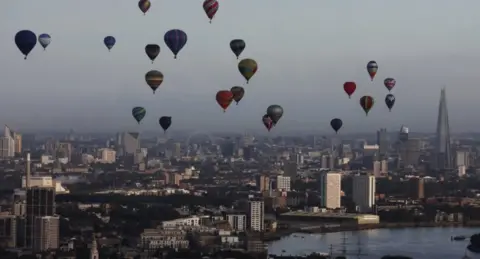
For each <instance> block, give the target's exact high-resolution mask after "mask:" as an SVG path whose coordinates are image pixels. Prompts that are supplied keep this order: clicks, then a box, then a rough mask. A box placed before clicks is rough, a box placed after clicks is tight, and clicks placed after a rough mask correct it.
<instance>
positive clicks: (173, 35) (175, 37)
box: [163, 29, 187, 58]
mask: <svg viewBox="0 0 480 259" xmlns="http://www.w3.org/2000/svg"><path fill="white" fill-rule="evenodd" d="M163 39H164V41H165V44H166V45H167V47H168V48H169V49H170V50H171V51H172V53H173V55H174V58H177V55H178V53H179V52H180V50H182V49H183V47H184V46H185V45H186V44H187V34H186V33H185V32H184V31H182V30H178V29H174V30H170V31H167V33H165V36H164V37H163Z"/></svg>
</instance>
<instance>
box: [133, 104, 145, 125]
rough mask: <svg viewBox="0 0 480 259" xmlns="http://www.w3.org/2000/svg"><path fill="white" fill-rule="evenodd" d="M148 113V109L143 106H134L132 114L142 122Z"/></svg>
mask: <svg viewBox="0 0 480 259" xmlns="http://www.w3.org/2000/svg"><path fill="white" fill-rule="evenodd" d="M146 114H147V111H146V110H145V108H143V107H134V108H133V109H132V116H133V118H135V120H136V121H137V122H138V124H140V122H141V121H142V119H143V118H145V115H146Z"/></svg>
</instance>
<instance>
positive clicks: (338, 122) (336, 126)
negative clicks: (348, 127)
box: [330, 118, 343, 133]
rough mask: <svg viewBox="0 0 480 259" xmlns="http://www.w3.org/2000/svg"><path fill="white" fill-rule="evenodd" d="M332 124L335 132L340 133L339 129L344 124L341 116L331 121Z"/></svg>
mask: <svg viewBox="0 0 480 259" xmlns="http://www.w3.org/2000/svg"><path fill="white" fill-rule="evenodd" d="M330 126H332V129H333V130H334V131H335V133H338V131H339V130H340V129H341V128H342V126H343V121H342V120H341V119H339V118H335V119H332V120H331V121H330Z"/></svg>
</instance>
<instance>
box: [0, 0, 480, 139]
mask: <svg viewBox="0 0 480 259" xmlns="http://www.w3.org/2000/svg"><path fill="white" fill-rule="evenodd" d="M151 2H152V7H151V9H150V11H149V12H148V13H147V15H146V16H143V15H142V13H141V12H140V10H139V9H138V6H137V1H136V0H101V1H94V0H83V1H64V0H42V1H38V0H37V1H36V0H15V1H0V33H1V35H2V38H1V39H0V52H1V55H0V78H1V87H2V92H1V94H0V111H1V112H0V124H1V123H6V124H9V125H10V126H11V127H12V128H13V129H17V130H20V131H22V130H28V129H31V128H36V129H50V128H52V129H68V128H74V129H76V130H78V131H82V130H95V129H98V130H145V129H153V128H154V127H158V126H157V125H158V117H159V116H163V115H171V116H173V125H172V128H171V129H172V130H175V129H188V128H195V129H198V130H210V129H212V130H213V129H218V130H229V129H234V130H240V131H242V130H248V131H260V130H262V131H263V130H264V128H263V125H262V123H261V117H262V115H263V114H264V113H265V110H266V108H267V107H268V106H269V105H270V104H279V105H281V106H283V108H284V110H285V113H284V117H283V118H282V119H281V121H280V122H279V124H278V126H277V127H276V128H275V129H274V131H276V132H284V131H290V130H295V129H297V128H298V129H300V130H317V131H326V130H329V131H330V126H329V123H330V120H331V119H332V118H334V117H339V118H341V119H343V121H344V128H343V129H342V131H345V132H354V131H357V130H360V131H373V130H376V129H378V128H379V127H386V128H388V129H393V128H395V129H397V128H399V127H400V125H401V124H405V125H408V126H410V129H411V130H412V131H433V130H434V129H435V124H436V114H437V111H438V101H439V97H440V88H441V87H442V86H444V85H445V86H447V103H448V109H449V117H450V125H451V128H452V129H451V130H452V131H453V132H459V131H468V130H476V129H478V128H479V126H480V122H479V120H478V119H477V118H478V111H477V110H478V108H480V103H479V102H478V96H480V88H479V87H478V85H477V83H478V81H479V76H480V73H479V71H480V70H479V68H480V37H479V35H480V34H479V29H478V28H480V17H479V16H478V10H480V1H478V0H462V1H460V2H461V4H460V2H458V1H452V0H421V1H418V0H402V1H385V0H362V1H359V0H342V1H321V0H301V1H292V0H261V1H259V0H225V1H223V0H221V1H219V2H220V10H219V12H218V13H217V15H216V17H215V19H214V21H213V23H212V24H209V23H208V19H207V17H206V15H205V13H204V11H203V8H202V2H203V1H201V0H151ZM175 28H178V29H182V30H184V31H185V32H186V33H187V34H188V43H187V45H186V46H185V48H184V49H183V50H182V51H181V52H180V54H179V59H178V60H174V59H173V56H172V53H171V52H170V50H168V49H167V48H166V46H165V44H164V42H163V35H164V33H165V32H166V31H168V30H169V29H175ZM22 29H29V30H32V31H34V32H35V33H37V35H39V34H40V33H49V34H50V35H51V36H52V43H51V45H50V46H49V47H48V49H47V51H46V52H44V51H42V50H41V48H40V46H39V45H38V44H37V46H36V47H35V49H34V50H33V51H32V53H31V54H30V56H29V59H28V60H27V61H25V60H23V57H22V54H21V53H20V51H19V50H18V49H17V48H16V46H15V44H14V40H13V39H14V36H15V33H16V32H17V31H19V30H22ZM107 35H112V36H115V37H116V39H117V44H116V46H115V47H114V48H113V50H112V52H110V53H109V52H108V51H107V49H106V48H105V46H104V45H103V38H104V37H105V36H107ZM234 38H242V39H244V40H245V41H246V43H247V48H246V49H245V51H244V53H243V54H242V56H243V57H244V58H247V57H251V58H254V59H256V60H257V62H258V64H259V70H258V72H257V74H256V75H255V76H254V77H253V79H252V80H251V83H250V84H248V85H244V79H243V77H242V76H241V75H240V73H239V72H238V69H237V60H236V59H235V57H234V55H233V53H231V51H230V48H229V42H230V40H231V39H234ZM149 43H158V44H160V46H161V54H160V56H159V57H158V58H157V60H156V62H155V64H153V65H152V64H151V63H150V61H149V59H148V58H147V56H146V55H145V53H144V47H145V45H146V44H149ZM370 60H376V61H377V63H378V64H379V71H378V74H377V77H376V80H375V81H374V82H373V83H371V82H370V80H369V77H368V75H367V72H366V69H365V65H366V64H367V62H368V61H370ZM151 69H158V70H160V71H162V72H163V73H164V75H165V81H164V83H163V84H162V85H161V88H160V89H159V90H158V91H157V94H156V95H152V93H151V90H150V89H149V88H148V86H147V85H146V83H145V81H144V75H145V73H146V72H147V71H149V70H151ZM386 77H394V78H395V79H396V80H397V86H396V87H395V88H394V91H393V92H394V94H395V96H396V98H397V103H396V104H395V107H394V110H393V111H392V112H391V113H389V112H388V109H387V108H386V106H385V103H384V98H385V95H386V94H387V93H388V92H387V90H386V89H385V87H384V86H383V79H384V78H386ZM350 80H353V81H356V82H357V86H358V88H357V91H356V93H355V94H354V96H353V97H352V99H351V100H349V99H348V97H347V96H346V94H345V93H344V92H343V87H342V85H343V83H344V82H345V81H350ZM234 85H244V86H245V91H246V95H245V97H244V99H243V100H242V102H241V103H240V105H238V106H235V105H234V104H233V105H232V106H231V107H230V108H229V110H228V111H227V113H226V114H223V112H222V111H221V109H220V107H219V106H218V105H217V103H216V102H215V93H216V92H217V91H218V90H222V89H230V87H232V86H234ZM367 94H368V95H372V96H373V97H375V99H376V104H375V106H374V107H373V109H372V111H371V113H370V114H369V116H368V117H365V114H364V113H363V111H362V110H361V108H360V105H359V98H360V97H361V96H363V95H367ZM134 106H144V107H145V108H146V109H147V116H146V117H145V119H144V121H143V123H142V125H141V126H137V125H136V122H135V121H134V119H133V118H132V116H131V109H132V107H134Z"/></svg>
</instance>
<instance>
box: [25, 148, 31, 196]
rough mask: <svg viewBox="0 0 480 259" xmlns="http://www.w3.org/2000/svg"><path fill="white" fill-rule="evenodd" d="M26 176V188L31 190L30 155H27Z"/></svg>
mask: <svg viewBox="0 0 480 259" xmlns="http://www.w3.org/2000/svg"><path fill="white" fill-rule="evenodd" d="M25 173H26V175H25V187H26V188H27V189H28V188H30V174H31V172H30V153H27V168H26V172H25Z"/></svg>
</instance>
